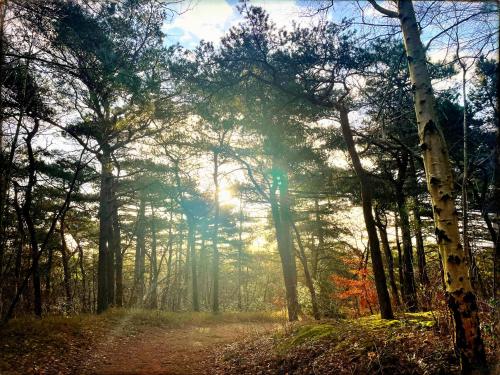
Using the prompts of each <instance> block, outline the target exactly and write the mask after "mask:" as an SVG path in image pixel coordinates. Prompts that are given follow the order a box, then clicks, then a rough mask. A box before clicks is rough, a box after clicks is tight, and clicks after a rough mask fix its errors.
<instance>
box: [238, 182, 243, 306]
mask: <svg viewBox="0 0 500 375" xmlns="http://www.w3.org/2000/svg"><path fill="white" fill-rule="evenodd" d="M243 219H244V216H243V194H242V192H241V191H240V215H239V225H238V310H239V311H242V310H243V304H242V299H241V297H242V296H241V287H242V284H241V281H242V276H243V273H242V272H243V270H242V262H243Z"/></svg>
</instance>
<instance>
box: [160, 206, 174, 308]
mask: <svg viewBox="0 0 500 375" xmlns="http://www.w3.org/2000/svg"><path fill="white" fill-rule="evenodd" d="M173 210H174V208H173V203H172V202H170V210H169V218H168V243H167V251H168V256H167V274H166V276H165V284H166V285H165V288H164V290H163V292H162V298H161V308H162V309H163V308H166V306H167V300H168V295H169V292H170V288H171V285H172V280H171V279H172V257H173V252H174V251H173V250H174V246H173V243H174V238H173V233H172V226H173V221H172V219H173V215H174V213H173Z"/></svg>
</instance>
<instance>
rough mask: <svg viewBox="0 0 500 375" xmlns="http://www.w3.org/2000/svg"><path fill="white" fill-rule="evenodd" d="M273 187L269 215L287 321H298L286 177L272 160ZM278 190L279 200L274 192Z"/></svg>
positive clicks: (283, 170) (283, 169)
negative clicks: (282, 287) (279, 262)
mask: <svg viewBox="0 0 500 375" xmlns="http://www.w3.org/2000/svg"><path fill="white" fill-rule="evenodd" d="M272 174H273V186H272V188H271V194H270V200H271V213H272V216H273V221H274V226H275V229H276V240H277V243H278V252H279V254H280V259H281V267H282V270H283V278H284V281H285V294H286V301H287V309H288V319H289V320H290V321H295V320H297V319H298V316H299V311H300V305H299V300H298V297H297V268H296V264H295V252H294V250H293V242H292V238H291V233H290V229H291V218H290V202H289V197H288V175H287V168H286V166H284V163H279V162H278V161H277V160H276V159H275V160H273V173H272ZM277 190H279V199H278V198H277V196H276V191H277Z"/></svg>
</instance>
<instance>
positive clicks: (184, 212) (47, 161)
mask: <svg viewBox="0 0 500 375" xmlns="http://www.w3.org/2000/svg"><path fill="white" fill-rule="evenodd" d="M403 3H410V2H404V1H403ZM0 4H1V9H2V14H1V21H2V25H1V30H2V31H1V33H2V34H1V38H0V42H1V50H0V77H1V78H0V79H1V82H0V84H1V96H0V121H1V132H0V146H1V149H0V151H1V153H0V169H1V174H0V315H1V317H2V322H3V324H4V323H6V322H7V321H8V320H10V319H11V318H13V317H19V316H23V315H26V314H35V315H36V316H39V317H42V316H48V315H53V314H64V315H74V314H79V313H94V312H96V313H100V312H103V311H105V310H107V309H108V308H110V307H126V308H132V307H141V308H146V309H160V310H165V311H186V310H188V311H212V312H215V313H217V312H221V311H262V310H266V311H268V310H279V309H287V312H288V317H289V318H290V320H296V319H298V318H301V319H305V318H306V316H311V317H314V318H316V319H320V318H336V319H339V318H353V317H360V316H364V315H369V314H376V313H378V312H379V310H380V306H382V309H385V310H384V311H385V312H384V311H382V317H384V314H385V317H392V312H396V313H399V312H417V311H429V310H432V311H437V312H439V311H441V312H442V313H443V314H444V315H446V300H447V293H446V280H447V277H448V279H449V278H450V276H449V274H448V275H446V274H443V271H442V270H443V268H442V266H441V259H440V253H439V251H438V243H440V241H441V242H442V241H443V236H445V235H446V234H443V232H442V231H440V230H436V229H435V223H434V215H438V216H439V210H440V208H439V207H437V206H436V205H434V207H433V204H431V199H430V196H429V193H428V190H427V181H429V184H430V185H432V184H433V183H434V182H433V181H432V179H431V177H428V179H427V180H426V176H425V171H424V164H423V159H422V152H423V151H424V152H425V148H424V147H422V144H424V143H423V142H422V140H421V139H420V140H419V134H418V131H417V119H416V116H415V108H414V97H413V94H414V93H415V91H416V89H415V85H413V86H412V83H411V81H410V74H409V70H408V59H407V53H408V50H405V46H404V44H403V39H402V37H401V33H400V32H401V29H400V25H399V21H398V19H397V18H396V19H393V18H388V17H381V16H377V15H376V14H375V13H376V10H375V8H373V6H372V4H369V3H368V2H359V3H358V5H359V9H358V10H357V12H356V13H353V14H346V15H345V18H344V19H343V20H342V21H338V22H336V23H333V22H329V21H327V19H328V18H327V17H326V16H325V15H326V14H328V13H327V12H333V14H336V13H335V12H336V10H338V8H336V6H339V5H338V4H337V5H336V4H335V3H334V2H332V3H330V2H314V3H311V4H309V6H308V7H306V8H304V14H303V16H304V17H310V19H311V20H313V21H314V25H312V26H304V25H303V24H300V25H299V24H296V25H290V26H289V27H287V28H286V29H281V28H278V27H277V26H275V25H274V24H273V22H272V19H270V18H269V17H268V15H267V14H266V12H265V11H264V10H263V9H262V8H259V7H253V6H251V4H250V3H246V2H242V3H240V5H239V10H240V12H241V15H242V20H241V22H240V23H239V24H238V25H236V26H234V27H233V28H231V29H230V30H229V31H228V33H227V34H226V35H225V36H224V37H223V38H222V40H221V41H220V43H218V44H215V45H214V44H212V43H208V42H203V41H202V42H200V44H199V45H198V46H197V47H196V48H194V49H187V48H184V47H182V46H180V45H171V44H170V43H168V35H164V34H163V32H162V31H161V30H162V26H163V24H164V23H165V22H169V20H171V19H172V18H173V17H176V16H178V15H177V12H178V11H179V10H180V9H183V10H185V11H186V12H187V13H186V14H187V15H189V6H187V7H186V8H183V7H180V8H179V5H182V6H184V4H185V3H182V2H161V1H156V0H142V1H138V0H137V1H135V0H120V1H113V2H100V1H93V0H87V1H83V0H82V1H63V0H45V1H38V0H9V1H6V0H3V1H1V2H0ZM410 4H411V3H410ZM376 5H377V6H378V4H376ZM383 5H388V6H389V7H393V8H394V7H396V5H395V4H392V3H391V2H388V3H387V4H383ZM194 6H195V5H194ZM399 6H401V5H400V4H399ZM414 6H415V11H416V15H417V20H418V26H419V27H420V28H421V29H420V31H421V38H422V41H423V43H424V46H425V45H426V44H427V46H426V47H428V49H427V51H428V57H429V55H430V56H432V60H431V61H429V62H428V64H427V67H428V70H429V74H430V76H431V79H432V83H433V86H434V96H435V100H436V109H437V114H438V116H439V125H440V127H441V130H442V136H443V138H444V140H445V142H446V145H447V148H448V153H449V161H450V163H451V168H452V172H453V176H454V194H453V195H451V196H448V199H451V200H452V201H453V202H454V203H455V205H456V209H457V211H456V213H457V215H458V220H459V222H460V236H461V237H460V239H459V242H461V243H462V245H463V251H464V254H465V257H466V258H464V261H465V260H466V263H467V267H468V268H469V274H470V280H471V282H472V285H473V288H474V290H475V294H476V296H477V307H478V308H479V311H480V315H481V314H482V315H481V316H484V318H481V319H483V320H482V329H483V330H485V331H488V332H490V333H491V332H494V331H495V329H498V328H497V327H496V326H495V318H494V314H495V308H497V306H498V294H497V289H498V284H499V267H500V266H499V262H500V260H499V238H500V236H499V231H500V230H499V220H500V215H499V210H500V201H499V195H498V194H499V184H500V177H499V173H500V172H499V168H500V167H499V134H500V128H499V124H498V104H497V103H498V99H497V92H498V91H497V82H498V79H497V74H498V59H497V53H498V4H497V3H495V2H471V3H459V2H432V3H431V2H416V3H415V4H414ZM353 9H357V8H353ZM391 9H392V8H391ZM394 9H396V8H394ZM370 11H371V14H370V13H369V12H370ZM392 12H394V10H392ZM318 15H320V16H321V17H319V16H318ZM342 16H343V15H342ZM389 16H390V15H389ZM370 17H371V18H370ZM377 17H378V18H377ZM341 18H342V17H338V19H339V20H340V19H341ZM400 18H401V17H400ZM335 19H337V18H335ZM373 20H375V21H373ZM410 63H411V61H410ZM342 116H344V117H342ZM346 116H347V117H346ZM346 118H347V125H348V126H347V128H346V127H345V126H340V124H341V123H342V121H344V123H342V124H344V125H345V121H346ZM419 145H420V146H419ZM424 145H425V144H424ZM430 185H429V186H430ZM363 209H364V210H365V211H364V212H365V216H363ZM366 210H368V211H369V212H371V213H370V215H371V217H372V219H370V220H368V221H366V220H367V219H366V218H367V216H366V215H367V211H366ZM436 211H438V212H436ZM436 220H437V219H436ZM367 230H368V232H367ZM370 230H371V232H370ZM436 238H437V240H436ZM445 240H446V238H445ZM460 251H462V250H460ZM458 262H459V263H460V260H459V261H458ZM377 275H378V276H377ZM449 284H451V282H450V283H449ZM387 309H389V310H387ZM389 311H390V312H391V313H390V314H389ZM452 311H453V308H452ZM495 327H496V328H495Z"/></svg>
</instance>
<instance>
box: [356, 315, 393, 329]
mask: <svg viewBox="0 0 500 375" xmlns="http://www.w3.org/2000/svg"><path fill="white" fill-rule="evenodd" d="M352 322H353V324H356V325H358V326H361V327H362V328H363V329H367V330H370V329H371V330H374V329H386V328H390V327H399V326H401V321H399V320H396V319H391V320H388V319H381V318H380V317H379V316H378V315H370V316H366V317H363V318H359V319H353V320H352Z"/></svg>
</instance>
